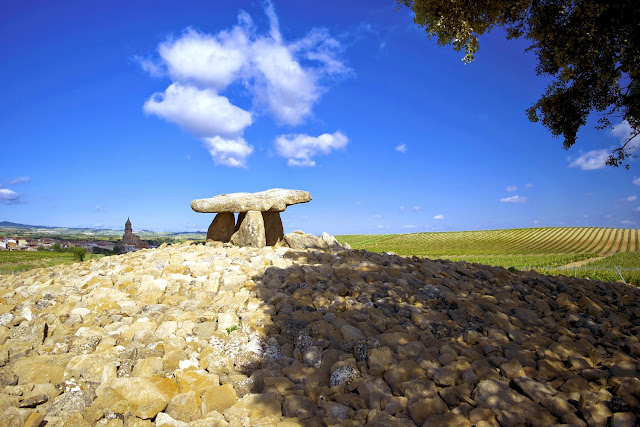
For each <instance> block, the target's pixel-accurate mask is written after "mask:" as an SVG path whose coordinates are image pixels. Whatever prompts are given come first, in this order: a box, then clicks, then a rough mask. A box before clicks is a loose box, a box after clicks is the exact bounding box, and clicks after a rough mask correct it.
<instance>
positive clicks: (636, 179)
mask: <svg viewBox="0 0 640 427" xmlns="http://www.w3.org/2000/svg"><path fill="white" fill-rule="evenodd" d="M631 183H632V184H633V185H640V178H633V181H631Z"/></svg>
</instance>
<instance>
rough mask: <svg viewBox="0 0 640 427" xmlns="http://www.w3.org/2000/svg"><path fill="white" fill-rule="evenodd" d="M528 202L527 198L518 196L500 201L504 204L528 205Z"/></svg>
mask: <svg viewBox="0 0 640 427" xmlns="http://www.w3.org/2000/svg"><path fill="white" fill-rule="evenodd" d="M527 200H528V199H527V198H526V197H522V196H517V195H516V196H511V197H505V198H502V199H500V201H501V202H502V203H526V202H527Z"/></svg>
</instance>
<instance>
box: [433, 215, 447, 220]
mask: <svg viewBox="0 0 640 427" xmlns="http://www.w3.org/2000/svg"><path fill="white" fill-rule="evenodd" d="M433 219H444V215H436V216H434V217H433Z"/></svg>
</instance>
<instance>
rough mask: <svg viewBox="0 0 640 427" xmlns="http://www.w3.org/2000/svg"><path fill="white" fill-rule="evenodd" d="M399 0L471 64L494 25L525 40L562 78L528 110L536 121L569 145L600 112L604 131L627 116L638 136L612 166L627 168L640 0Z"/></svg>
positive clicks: (637, 94)
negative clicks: (485, 36)
mask: <svg viewBox="0 0 640 427" xmlns="http://www.w3.org/2000/svg"><path fill="white" fill-rule="evenodd" d="M396 1H397V2H398V3H399V4H400V5H404V6H406V7H409V8H411V9H412V10H413V11H414V13H415V19H414V21H415V23H416V24H418V25H419V26H420V27H422V28H424V30H425V32H426V33H427V36H428V37H429V38H431V37H436V38H437V41H438V44H439V45H441V46H445V45H452V46H453V49H454V50H456V51H458V52H459V51H461V50H463V49H464V51H465V56H464V58H463V60H464V61H465V62H466V63H468V62H471V61H473V59H474V54H475V53H476V52H477V51H478V48H479V42H478V36H480V35H482V34H484V33H488V32H489V31H491V29H492V28H494V27H501V28H503V29H504V30H506V32H507V38H509V39H514V38H518V37H524V38H525V39H527V40H528V41H529V42H530V43H531V44H530V46H529V47H528V49H527V50H529V51H532V52H534V54H535V55H536V56H537V59H538V66H537V68H536V71H537V73H538V74H539V75H549V76H552V77H554V79H555V80H554V81H553V82H552V83H551V84H550V85H549V87H548V88H547V90H546V92H545V93H544V94H543V95H542V97H541V98H540V99H539V100H538V101H537V102H536V103H535V104H533V105H532V106H531V107H530V108H529V109H527V115H528V117H529V120H531V121H532V122H541V123H542V124H543V125H544V126H545V127H546V128H547V129H548V130H549V131H550V132H551V134H552V135H553V136H555V137H563V138H564V142H563V147H564V148H565V149H569V148H570V147H571V146H573V145H574V144H575V143H576V140H577V134H578V130H579V129H580V128H581V127H582V126H584V125H585V124H586V122H587V118H588V116H589V115H590V114H591V113H592V112H595V113H596V114H598V115H599V126H598V128H601V129H603V128H606V127H611V126H612V124H614V123H612V122H615V124H617V123H619V122H622V121H626V122H627V123H628V124H629V125H630V127H631V129H632V132H631V135H630V136H629V137H628V138H627V139H626V140H624V141H623V142H622V144H621V146H620V147H619V148H616V149H615V150H614V151H613V152H612V154H611V156H610V157H609V160H608V161H607V163H608V164H610V165H612V166H619V165H621V164H623V163H624V162H625V160H626V159H627V158H628V157H630V156H633V154H632V152H633V148H634V147H633V146H632V145H631V144H630V141H631V140H632V139H633V138H635V137H636V136H637V135H638V133H640V82H639V81H638V77H639V76H640V25H639V24H638V17H639V16H640V2H639V1H635V0H619V1H611V2H601V1H597V0H528V1H524V0H475V1H474V0H396ZM626 167H627V168H628V167H629V165H628V164H627V165H626Z"/></svg>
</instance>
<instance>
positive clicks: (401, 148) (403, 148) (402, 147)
mask: <svg viewBox="0 0 640 427" xmlns="http://www.w3.org/2000/svg"><path fill="white" fill-rule="evenodd" d="M396 151H398V152H400V153H403V154H404V153H406V152H407V144H400V145H398V146H397V147H396Z"/></svg>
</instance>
